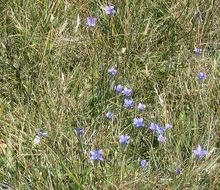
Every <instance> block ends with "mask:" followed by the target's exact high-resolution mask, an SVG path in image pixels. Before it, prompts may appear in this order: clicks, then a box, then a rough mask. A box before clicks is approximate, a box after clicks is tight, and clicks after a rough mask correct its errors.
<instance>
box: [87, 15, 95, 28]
mask: <svg viewBox="0 0 220 190" xmlns="http://www.w3.org/2000/svg"><path fill="white" fill-rule="evenodd" d="M96 21H97V18H95V17H87V18H86V25H87V26H95V25H96Z"/></svg>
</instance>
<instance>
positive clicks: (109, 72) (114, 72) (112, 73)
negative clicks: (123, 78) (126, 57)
mask: <svg viewBox="0 0 220 190" xmlns="http://www.w3.org/2000/svg"><path fill="white" fill-rule="evenodd" d="M116 73H117V70H116V69H115V68H114V67H112V68H110V69H109V70H108V74H110V75H112V76H114V75H115V74H116Z"/></svg>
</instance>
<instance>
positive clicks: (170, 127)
mask: <svg viewBox="0 0 220 190" xmlns="http://www.w3.org/2000/svg"><path fill="white" fill-rule="evenodd" d="M172 128H173V126H172V125H171V124H169V123H167V124H166V126H165V129H172Z"/></svg>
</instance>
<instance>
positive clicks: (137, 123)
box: [133, 118, 145, 128]
mask: <svg viewBox="0 0 220 190" xmlns="http://www.w3.org/2000/svg"><path fill="white" fill-rule="evenodd" d="M133 124H134V125H135V126H136V127H137V128H140V127H144V125H145V124H144V119H143V118H134V120H133Z"/></svg>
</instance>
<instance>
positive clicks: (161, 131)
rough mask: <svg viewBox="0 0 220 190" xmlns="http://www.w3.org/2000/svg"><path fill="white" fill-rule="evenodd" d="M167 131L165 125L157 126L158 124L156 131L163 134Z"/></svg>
mask: <svg viewBox="0 0 220 190" xmlns="http://www.w3.org/2000/svg"><path fill="white" fill-rule="evenodd" d="M165 131H166V129H165V128H163V127H160V125H157V126H156V133H158V134H161V135H162V134H163V133H164V132H165Z"/></svg>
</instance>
